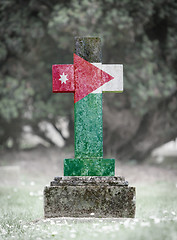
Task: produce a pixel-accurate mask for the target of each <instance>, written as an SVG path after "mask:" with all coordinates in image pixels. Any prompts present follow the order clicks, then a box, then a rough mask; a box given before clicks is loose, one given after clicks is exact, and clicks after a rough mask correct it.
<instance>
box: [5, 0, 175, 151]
mask: <svg viewBox="0 0 177 240" xmlns="http://www.w3.org/2000/svg"><path fill="white" fill-rule="evenodd" d="M176 26H177V3H176V1H175V0H151V1H141V0H136V1H131V0H123V1H119V0H118V1H116V0H102V1H101V0H90V1H89V0H82V1H80V0H73V1H57V0H52V1H49V0H45V1H44V0H39V1H36V0H27V1H22V0H18V1H17V0H8V1H5V0H4V1H3V0H2V1H1V2H0V99H1V101H0V142H1V145H2V146H6V144H7V140H8V139H9V137H10V138H12V139H13V141H14V147H17V146H18V143H19V138H20V135H21V133H22V127H23V126H24V125H25V124H28V125H30V126H32V127H33V129H37V128H38V123H39V122H40V121H42V120H47V121H49V122H51V123H52V124H53V125H54V126H55V125H56V121H57V117H58V116H65V117H66V118H68V119H69V120H70V121H73V118H72V115H73V113H72V112H73V104H71V102H72V101H73V99H72V98H73V96H70V95H69V94H57V95H56V94H52V81H51V65H52V64H55V63H58V64H59V63H72V61H73V60H72V57H73V55H72V54H73V46H74V36H100V37H101V38H102V44H103V62H105V63H122V64H124V83H125V84H124V88H125V93H124V96H122V97H117V96H115V95H111V97H109V96H104V102H105V103H104V104H105V105H107V106H108V109H109V108H110V109H113V110H114V111H123V110H124V109H128V111H130V113H131V114H135V115H136V117H137V121H138V122H139V124H141V119H143V117H144V116H145V115H146V114H147V113H148V112H150V111H152V109H154V110H155V109H156V111H158V106H159V105H158V104H159V103H160V102H162V101H164V99H167V98H170V97H171V96H172V97H173V98H174V96H175V95H176V89H177V86H176V83H177V70H176V64H177V34H176ZM172 102H173V101H172ZM164 111H168V113H169V114H168V115H169V119H170V120H169V121H170V124H171V125H173V124H175V119H174V116H176V115H174V114H176V103H173V104H171V105H170V106H169V105H167V107H166V108H164ZM110 114H111V113H110ZM172 115H173V117H172ZM127 128H128V126H127ZM107 130H109V124H107V125H105V131H107ZM117 131H119V129H117ZM174 131H176V128H175V130H174ZM176 133H177V131H176ZM176 135H177V134H176ZM71 136H72V134H71ZM125 138H126V137H125ZM171 138H174V134H173V136H171ZM111 141H113V140H110V141H108V144H109V143H110V142H111ZM127 141H128V139H127ZM164 141H165V139H164ZM159 144H160V142H159ZM157 145H158V144H157Z"/></svg>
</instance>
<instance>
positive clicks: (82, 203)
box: [44, 177, 135, 218]
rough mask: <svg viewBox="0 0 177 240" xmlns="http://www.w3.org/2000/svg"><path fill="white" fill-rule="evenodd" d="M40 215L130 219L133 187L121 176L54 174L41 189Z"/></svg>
mask: <svg viewBox="0 0 177 240" xmlns="http://www.w3.org/2000/svg"><path fill="white" fill-rule="evenodd" d="M53 184H54V185H55V184H58V185H55V186H54V185H53ZM116 184H117V185H116ZM121 184H122V185H121ZM44 214H45V217H47V218H48V217H50V218H51V217H103V218H104V217H105V218H107V217H116V218H120V217H123V218H133V217H134V216H135V188H134V187H129V186H128V182H126V181H125V180H124V178H122V177H61V178H59V177H58V178H55V181H53V182H52V183H51V186H46V187H45V189H44Z"/></svg>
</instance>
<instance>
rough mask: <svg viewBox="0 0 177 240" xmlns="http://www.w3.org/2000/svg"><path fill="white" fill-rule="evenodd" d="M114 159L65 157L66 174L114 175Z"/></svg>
mask: <svg viewBox="0 0 177 240" xmlns="http://www.w3.org/2000/svg"><path fill="white" fill-rule="evenodd" d="M114 171H115V160H114V159H103V158H101V159H98V158H96V159H94V158H91V159H65V161H64V176H114Z"/></svg>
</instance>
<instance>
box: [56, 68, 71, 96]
mask: <svg viewBox="0 0 177 240" xmlns="http://www.w3.org/2000/svg"><path fill="white" fill-rule="evenodd" d="M52 79H53V92H55V93H56V92H60V93H64V92H74V66H73V64H60V65H58V64H57V65H53V66H52Z"/></svg>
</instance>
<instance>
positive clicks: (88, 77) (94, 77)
mask: <svg viewBox="0 0 177 240" xmlns="http://www.w3.org/2000/svg"><path fill="white" fill-rule="evenodd" d="M74 70H75V73H74V78H75V79H74V81H75V95H74V102H78V101H79V100H81V99H82V98H84V97H86V96H87V95H88V94H89V93H91V92H93V91H95V90H96V89H97V88H99V87H101V86H102V85H103V84H105V83H106V82H109V81H110V80H112V79H113V77H112V76H111V75H109V74H108V73H106V72H104V71H102V70H101V69H99V68H98V67H95V66H94V65H93V64H91V63H89V62H87V61H86V60H84V59H83V58H81V57H79V56H77V55H76V54H74Z"/></svg>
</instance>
